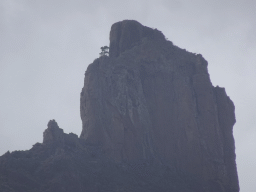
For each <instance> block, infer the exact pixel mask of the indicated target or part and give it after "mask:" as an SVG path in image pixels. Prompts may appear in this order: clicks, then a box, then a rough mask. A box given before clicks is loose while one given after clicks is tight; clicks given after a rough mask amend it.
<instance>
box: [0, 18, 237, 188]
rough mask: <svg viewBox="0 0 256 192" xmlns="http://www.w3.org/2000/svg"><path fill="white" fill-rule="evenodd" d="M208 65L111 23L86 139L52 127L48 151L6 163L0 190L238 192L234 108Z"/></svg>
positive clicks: (94, 80) (145, 33)
mask: <svg viewBox="0 0 256 192" xmlns="http://www.w3.org/2000/svg"><path fill="white" fill-rule="evenodd" d="M207 65H208V63H207V61H206V60H205V59H204V58H203V57H202V55H200V54H193V53H190V52H188V51H186V50H184V49H181V48H179V47H177V46H175V45H174V44H173V43H172V42H171V41H168V40H166V38H165V36H164V35H163V34H162V32H161V31H159V30H157V29H152V28H149V27H146V26H143V25H141V24H140V23H139V22H137V21H133V20H124V21H121V22H117V23H115V24H113V25H112V27H111V31H110V45H109V56H108V55H106V54H102V55H101V56H100V57H99V58H97V59H95V60H94V62H93V63H92V64H90V65H89V66H88V68H87V71H86V73H85V80H84V87H83V89H82V92H81V98H80V100H81V101H80V102H81V105H80V112H81V119H82V123H83V128H82V133H81V135H80V138H78V136H77V135H75V134H72V133H70V134H65V133H64V132H63V130H62V129H60V128H59V127H58V124H57V122H55V120H51V121H50V122H49V123H48V128H47V129H46V130H45V132H44V139H43V143H37V144H35V145H34V146H33V147H32V148H31V149H30V150H28V151H14V152H12V153H10V152H7V153H6V154H4V155H3V156H2V157H0V191H6V192H9V191H15V192H23V191H38V192H44V191H47V192H53V191H60V192H69V191H70V192H71V191H76V192H83V191H90V192H100V191H104V192H105V191H112V192H137V191H138V192H143V191H147V192H159V191H163V192H169V191H173V192H238V191H239V184H238V176H237V169H236V162H235V158H236V155H235V145H234V138H233V133H232V132H233V131H232V130H233V126H234V124H235V121H236V120H235V113H234V110H235V107H234V104H233V102H232V101H231V100H230V98H229V97H228V96H227V94H226V92H225V89H224V88H220V87H218V86H217V87H214V86H213V85H212V83H211V81H210V77H209V74H208V70H207Z"/></svg>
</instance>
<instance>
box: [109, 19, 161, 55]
mask: <svg viewBox="0 0 256 192" xmlns="http://www.w3.org/2000/svg"><path fill="white" fill-rule="evenodd" d="M144 38H148V39H154V40H165V37H164V35H163V34H162V32H160V31H158V30H157V29H152V28H149V27H146V26H143V25H142V24H140V23H139V22H138V21H135V20H124V21H120V22H117V23H115V24H113V25H112V27H111V31H110V50H109V55H110V57H118V56H119V55H120V54H121V53H123V52H124V51H126V50H128V49H131V48H132V47H134V46H135V45H138V44H139V43H140V42H141V41H142V39H144Z"/></svg>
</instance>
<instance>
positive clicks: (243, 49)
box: [0, 0, 256, 192]
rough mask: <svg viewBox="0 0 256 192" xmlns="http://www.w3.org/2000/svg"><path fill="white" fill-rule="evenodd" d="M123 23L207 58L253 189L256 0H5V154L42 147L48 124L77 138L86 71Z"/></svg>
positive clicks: (0, 67)
mask: <svg viewBox="0 0 256 192" xmlns="http://www.w3.org/2000/svg"><path fill="white" fill-rule="evenodd" d="M124 19H134V20H137V21H139V22H140V23H141V24H143V25H146V26H148V27H152V28H157V29H158V30H161V31H162V32H163V33H164V35H165V36H166V37H167V38H168V39H169V40H171V41H172V42H173V43H174V44H175V45H177V46H179V47H181V48H185V49H186V50H188V51H190V52H194V53H201V54H202V55H203V57H204V58H205V59H206V60H207V61H208V63H209V65H208V70H209V73H210V77H211V80H212V83H213V85H215V86H216V85H219V86H221V87H225V88H226V92H227V94H228V95H229V96H230V98H231V99H232V100H233V102H234V103H235V106H236V119H237V123H236V125H235V127H234V136H235V141H236V154H237V166H238V174H239V180H240V188H241V192H253V191H255V190H256V182H255V181H256V176H255V172H256V160H255V154H256V129H255V125H256V117H255V109H256V100H255V98H256V83H255V73H256V65H255V64H256V35H255V34H256V1H255V0H232V1H231V0H194V1H191V0H126V1H123V0H108V1H106V0H97V1H89V0H0V39H1V44H0V90H1V96H0V109H1V111H0V138H1V139H0V155H2V154H4V153H5V152H6V151H7V150H10V151H13V150H27V149H30V148H31V146H32V145H33V144H35V143H36V142H42V138H43V131H44V130H45V129H46V125H47V123H48V121H49V120H50V119H55V120H56V121H57V122H58V124H59V126H60V127H61V128H63V129H64V131H65V132H67V133H69V132H73V133H76V134H78V135H80V132H81V130H82V125H81V120H80V109H79V99H80V98H79V96H80V91H81V89H82V87H83V78H84V72H85V70H86V68H87V66H88V64H90V63H92V62H93V60H94V59H95V58H97V57H98V56H99V52H100V47H101V46H103V45H108V44H109V31H110V27H111V25H112V24H113V23H115V22H117V21H121V20H124Z"/></svg>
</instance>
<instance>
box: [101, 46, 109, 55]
mask: <svg viewBox="0 0 256 192" xmlns="http://www.w3.org/2000/svg"><path fill="white" fill-rule="evenodd" d="M100 49H101V52H100V56H104V55H107V56H108V55H109V51H108V50H109V47H108V46H104V47H101V48H100Z"/></svg>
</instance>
